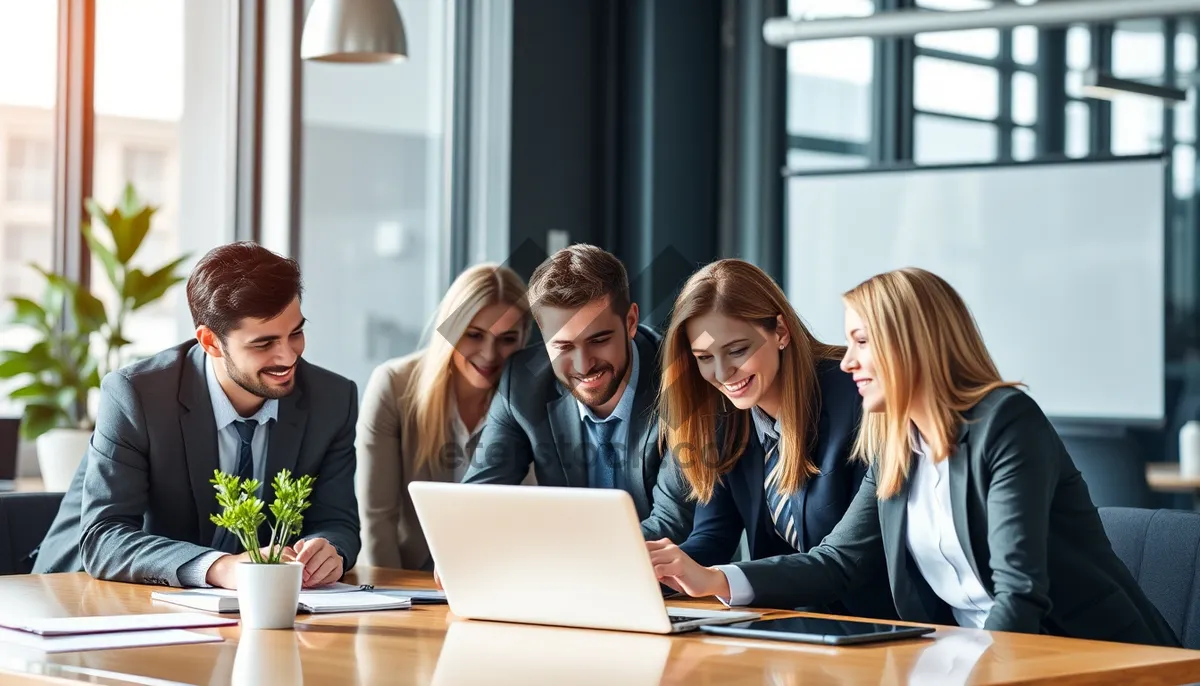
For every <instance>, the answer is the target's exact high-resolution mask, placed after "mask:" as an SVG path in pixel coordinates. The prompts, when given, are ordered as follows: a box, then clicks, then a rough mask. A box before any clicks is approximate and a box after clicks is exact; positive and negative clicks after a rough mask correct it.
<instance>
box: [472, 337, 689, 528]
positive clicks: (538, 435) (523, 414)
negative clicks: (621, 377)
mask: <svg viewBox="0 0 1200 686" xmlns="http://www.w3.org/2000/svg"><path fill="white" fill-rule="evenodd" d="M661 341H662V337H661V336H659V335H658V333H656V332H655V331H654V330H653V329H651V328H649V327H646V326H641V327H639V328H638V332H637V335H636V336H635V337H634V345H636V346H638V356H639V358H640V360H641V372H640V373H639V375H638V385H637V389H636V393H635V395H634V401H633V415H632V417H631V421H630V426H629V453H628V457H627V459H626V460H625V462H624V464H623V465H622V467H623V469H624V470H625V473H624V478H625V483H628V484H636V485H637V486H636V487H634V488H633V489H632V491H633V494H632V495H633V503H634V506H635V507H636V508H637V512H638V517H639V518H640V519H641V520H642V534H643V535H644V536H645V537H646V539H647V540H657V539H660V538H669V539H671V540H672V541H675V542H676V543H680V542H682V541H683V540H684V539H686V538H687V536H688V534H689V533H691V530H692V517H693V513H694V511H695V505H694V503H692V502H691V501H689V500H688V498H687V493H688V492H687V489H686V486H685V483H684V480H683V475H682V473H681V472H680V471H679V467H678V465H677V464H676V463H675V461H674V460H672V459H670V458H669V457H668V458H667V459H664V457H663V454H662V452H661V451H660V450H659V447H658V412H657V411H656V408H655V403H656V402H657V400H658V387H659V376H660V373H659V369H658V364H657V361H658V347H659V345H660V343H661ZM584 441H585V436H584V429H583V422H582V421H581V420H580V419H579V407H578V405H577V404H576V401H575V397H574V396H573V395H571V393H570V391H568V390H567V389H566V388H564V387H563V385H562V384H561V383H559V381H558V378H557V377H556V376H554V370H553V369H552V368H551V367H550V358H549V356H548V355H547V354H546V349H545V347H544V346H542V345H534V346H530V347H528V348H526V349H524V350H522V351H520V352H518V353H517V354H515V355H513V356H512V357H511V358H509V360H508V363H507V365H506V366H505V368H504V374H503V375H502V376H501V377H500V384H499V386H498V387H497V389H496V396H495V397H494V398H493V399H492V405H491V408H490V409H489V411H488V417H487V425H486V426H485V427H484V430H483V435H482V436H481V437H480V439H479V446H478V448H476V450H475V458H474V460H472V462H471V465H470V467H469V468H468V469H467V474H466V476H465V477H463V483H478V484H487V483H494V484H519V483H521V481H522V480H523V479H525V477H526V474H527V473H528V471H529V466H530V464H532V465H533V470H534V474H535V476H536V478H537V483H538V485H540V486H582V487H586V486H587V484H588V476H587V458H586V455H585V453H584V445H585V443H584Z"/></svg>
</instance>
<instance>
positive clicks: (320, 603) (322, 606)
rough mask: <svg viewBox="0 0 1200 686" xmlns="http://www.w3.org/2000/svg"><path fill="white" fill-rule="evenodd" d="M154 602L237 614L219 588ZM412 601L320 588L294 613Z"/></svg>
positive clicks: (157, 596) (166, 595)
mask: <svg viewBox="0 0 1200 686" xmlns="http://www.w3.org/2000/svg"><path fill="white" fill-rule="evenodd" d="M150 597H151V598H153V599H154V600H160V601H162V602H165V603H172V604H175V605H182V606H184V607H190V608H192V609H193V610H203V611H204V612H217V613H228V612H237V611H238V599H237V591H229V590H225V589H220V588H212V589H197V590H189V591H173V592H162V591H156V592H154V593H151V594H150ZM411 607H412V601H411V600H409V599H408V598H405V597H398V596H387V595H382V594H379V593H371V592H370V591H362V590H358V588H357V587H354V586H351V587H349V588H347V589H345V590H342V589H337V590H332V589H322V590H316V591H312V592H301V593H300V602H299V604H298V605H297V606H296V611H297V612H308V613H312V614H325V613H330V612H372V611H376V610H407V609H409V608H411Z"/></svg>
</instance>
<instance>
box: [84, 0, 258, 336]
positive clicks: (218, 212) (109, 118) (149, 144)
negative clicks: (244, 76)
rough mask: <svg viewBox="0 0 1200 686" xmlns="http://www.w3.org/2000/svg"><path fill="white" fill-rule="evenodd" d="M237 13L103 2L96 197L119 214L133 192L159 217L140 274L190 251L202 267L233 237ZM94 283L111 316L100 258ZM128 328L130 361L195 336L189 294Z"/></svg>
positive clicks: (183, 2) (226, 5)
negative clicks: (120, 203) (206, 256)
mask: <svg viewBox="0 0 1200 686" xmlns="http://www.w3.org/2000/svg"><path fill="white" fill-rule="evenodd" d="M237 4H238V3H237V2H236V0H96V67H95V68H96V73H95V126H96V134H95V155H94V156H95V159H94V175H93V195H94V197H95V198H96V199H97V201H99V202H100V204H101V205H104V206H105V207H110V206H112V205H114V204H115V203H116V202H117V200H118V199H119V198H120V197H121V193H122V190H123V189H124V187H125V184H126V183H132V184H133V185H134V188H135V189H136V191H137V192H138V195H139V197H140V198H141V199H142V200H143V201H144V202H146V203H148V204H151V205H153V206H155V207H157V208H158V210H157V212H156V213H155V215H154V220H153V224H152V225H151V228H150V232H149V233H148V234H147V236H146V240H145V242H144V243H142V246H141V248H140V249H139V251H138V253H137V254H136V255H135V256H134V260H133V262H134V264H135V265H136V266H138V267H140V268H143V269H147V270H149V269H158V268H159V267H162V266H164V265H165V264H167V263H168V262H170V261H171V260H174V259H176V258H178V257H180V256H181V255H183V254H184V253H188V254H190V255H191V258H192V260H193V261H194V260H195V259H198V258H199V257H200V256H201V255H203V253H205V252H206V251H208V250H209V249H211V248H212V247H214V246H216V245H219V244H222V243H227V242H229V241H230V240H232V238H233V228H232V227H233V221H232V218H233V209H232V197H231V196H232V188H233V179H232V178H231V177H230V174H231V173H232V169H233V164H232V159H231V157H230V156H231V154H232V150H233V145H232V141H233V136H234V103H233V99H232V92H233V78H234V73H235V69H234V64H235V62H236V54H237V53H236V36H235V27H236V22H235V16H236V12H237ZM147 55H153V59H147ZM185 208H186V211H184V210H185ZM179 271H180V273H183V274H186V267H184V268H181V269H180V270H179ZM91 274H92V290H93V292H95V293H96V295H97V297H99V298H100V299H101V300H103V301H104V302H105V304H106V306H107V307H109V308H110V316H111V313H112V311H113V310H112V309H111V308H115V307H116V306H117V298H116V294H115V293H114V292H113V289H112V286H111V285H110V284H109V282H108V278H107V276H106V275H105V272H104V269H103V267H102V266H101V265H100V264H99V262H98V261H96V260H93V264H92V270H91ZM125 327H126V333H125V337H126V338H128V339H129V340H131V341H133V345H131V346H130V347H129V353H130V357H131V358H135V357H139V356H144V355H150V354H153V353H155V352H157V351H159V350H162V349H163V348H167V347H169V346H171V345H174V344H176V343H178V342H180V341H181V340H184V339H185V338H187V337H188V336H190V335H191V331H192V322H191V316H190V314H189V311H188V308H187V306H186V304H185V295H184V293H183V288H182V286H176V287H174V288H173V289H172V290H171V291H169V292H168V293H167V295H166V297H164V298H163V299H161V300H159V301H158V302H156V303H154V304H152V305H149V306H146V307H144V308H142V309H139V310H137V311H136V312H133V313H131V314H130V316H129V317H128V319H127V320H126V324H125Z"/></svg>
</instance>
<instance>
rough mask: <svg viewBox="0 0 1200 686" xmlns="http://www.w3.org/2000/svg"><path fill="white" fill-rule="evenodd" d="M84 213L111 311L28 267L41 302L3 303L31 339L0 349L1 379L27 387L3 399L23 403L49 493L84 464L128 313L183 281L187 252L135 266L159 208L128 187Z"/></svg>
mask: <svg viewBox="0 0 1200 686" xmlns="http://www.w3.org/2000/svg"><path fill="white" fill-rule="evenodd" d="M87 209H88V212H89V213H90V214H91V216H92V220H93V221H92V222H91V223H90V224H84V226H83V237H84V239H85V240H86V241H87V245H88V248H89V249H90V250H91V254H92V255H93V256H94V257H95V258H96V260H97V261H98V262H99V263H100V265H101V267H102V268H103V269H102V270H101V272H102V274H103V276H104V278H106V279H107V280H108V283H109V284H110V286H111V287H112V291H113V293H115V294H116V298H115V306H114V307H112V308H111V311H110V308H109V307H107V306H105V304H104V302H102V301H101V300H100V299H99V298H97V297H96V296H95V295H93V293H92V292H91V290H90V289H89V287H88V285H87V284H83V283H79V282H76V281H72V280H70V279H67V278H64V277H63V276H61V275H58V274H54V273H51V272H49V271H47V270H45V269H43V268H42V267H40V266H37V265H31V266H33V268H34V269H36V270H37V271H38V272H39V273H41V274H42V276H43V277H44V278H45V281H46V287H45V291H44V294H43V295H42V298H41V301H40V302H36V301H34V300H31V299H29V298H24V297H10V298H9V301H10V303H11V304H12V312H13V314H12V322H13V323H15V324H21V325H25V326H27V327H30V328H31V329H32V330H33V331H34V333H35V336H36V339H35V341H34V343H33V344H32V345H31V346H29V347H28V348H26V349H24V350H8V351H3V352H0V379H13V378H17V377H22V378H21V380H22V381H24V382H25V383H24V384H23V385H21V386H19V387H18V388H16V389H15V390H13V391H12V392H11V393H9V397H10V398H12V399H13V400H17V401H20V402H22V403H24V406H25V410H24V415H23V417H22V420H21V436H22V438H24V439H25V440H36V441H37V444H38V463H39V465H40V467H41V470H42V479H43V481H44V483H45V487H46V489H47V490H54V491H62V490H66V488H67V486H68V485H69V484H70V481H71V477H72V476H73V475H74V473H75V470H76V468H77V467H78V466H79V462H80V461H81V460H82V459H83V455H84V452H85V451H86V449H87V441H88V438H89V437H90V435H91V431H92V429H93V428H94V426H95V417H94V416H93V414H92V411H91V407H90V403H89V399H90V397H91V395H92V392H93V390H94V389H96V388H98V387H99V386H100V380H101V379H102V378H103V377H104V375H105V374H106V373H107V372H110V371H113V370H115V369H118V368H119V367H120V366H121V365H122V364H123V362H124V356H123V352H124V349H125V347H126V346H128V345H129V344H130V341H129V340H128V339H127V338H126V337H125V323H126V320H127V319H128V317H129V315H130V314H131V313H133V312H136V311H138V310H140V309H142V308H143V307H146V306H147V305H149V304H151V303H153V302H155V301H157V300H158V299H159V298H161V297H163V296H164V295H165V294H166V293H167V291H168V290H169V289H170V288H171V287H172V286H174V285H175V284H177V283H179V282H180V281H183V280H184V279H185V278H186V277H184V276H182V275H180V274H179V273H178V272H177V270H178V269H179V267H180V265H181V264H182V263H183V262H184V261H185V260H186V259H187V255H184V256H182V257H179V258H176V259H174V260H171V261H170V262H168V263H167V264H165V265H162V266H159V267H156V268H153V269H149V270H146V269H143V268H141V267H138V266H134V265H133V260H134V257H135V256H136V255H137V253H138V249H139V248H141V247H142V244H143V243H144V241H145V239H146V235H147V234H148V233H149V231H150V226H151V220H152V219H153V217H154V213H155V212H156V211H157V208H155V207H152V206H150V205H147V204H146V203H144V202H143V201H142V200H141V199H140V198H139V197H138V194H137V192H136V190H135V189H134V188H133V186H132V185H126V187H125V190H124V192H123V193H122V196H121V199H120V200H119V201H118V203H117V204H116V206H115V207H113V208H111V209H105V208H104V207H101V206H100V205H99V203H97V202H96V201H95V200H88V201H87ZM97 227H101V228H102V230H97ZM94 276H98V275H94Z"/></svg>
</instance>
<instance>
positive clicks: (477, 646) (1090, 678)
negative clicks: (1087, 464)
mask: <svg viewBox="0 0 1200 686" xmlns="http://www.w3.org/2000/svg"><path fill="white" fill-rule="evenodd" d="M352 576H356V577H357V579H348V580H350V581H355V580H356V581H358V582H360V583H374V584H376V585H377V586H385V585H386V586H420V587H429V586H430V585H431V583H430V582H431V579H430V577H429V576H428V575H426V574H415V573H405V572H396V571H391V570H378V569H365V570H361V571H359V572H357V573H356V574H355V575H352ZM154 590H163V589H162V588H161V587H152V586H139V585H133V584H120V583H112V582H104V581H96V580H94V579H91V578H89V577H88V576H86V575H84V574H56V575H43V576H37V575H32V576H8V577H0V607H2V608H4V614H5V616H6V617H35V616H36V617H48V616H60V617H61V616H87V615H114V614H135V613H146V612H173V611H187V610H186V609H185V608H180V607H176V606H173V605H169V604H162V603H156V602H153V601H151V599H150V593H151V592H152V591H154ZM671 604H672V605H676V604H678V605H691V606H702V607H714V606H715V607H719V605H714V603H711V602H700V601H691V602H686V603H675V602H672V603H671ZM795 614H796V613H780V612H773V613H771V615H772V616H789V615H795ZM200 631H203V632H206V633H216V634H219V635H221V636H222V637H223V638H224V639H225V640H224V641H223V642H222V643H211V644H201V645H190V646H164V647H156V648H133V649H124V650H109V651H94V652H84V653H66V654H56V655H40V654H39V655H30V654H29V653H28V652H26V653H20V652H19V650H21V649H18V650H17V651H14V650H13V649H10V647H9V646H5V648H4V649H3V650H0V681H3V682H4V683H10V682H11V683H34V682H35V681H38V680H47V681H59V680H62V679H66V680H72V681H90V682H93V683H107V684H120V683H141V684H151V683H154V684H162V683H163V682H162V681H151V680H166V681H168V682H183V683H191V684H227V683H234V684H267V683H288V684H292V683H301V682H304V683H309V684H338V683H347V684H375V683H384V682H386V683H431V682H432V683H436V684H458V683H472V682H480V681H483V682H487V683H509V684H522V685H524V684H560V683H562V684H566V683H571V684H592V683H595V684H601V683H603V684H609V683H612V684H618V683H619V684H622V685H623V686H624V685H625V684H659V683H699V684H717V683H720V684H728V683H735V684H764V683H771V684H792V683H795V684H801V683H803V684H825V683H854V684H867V683H870V684H897V683H899V684H905V683H914V684H915V683H938V684H962V683H971V684H1017V683H1021V684H1036V683H1054V684H1060V685H1062V684H1129V683H1138V684H1178V683H1183V682H1186V681H1191V680H1195V679H1197V678H1200V651H1188V650H1180V649H1170V648H1154V647H1146V646H1135V645H1124V644H1117V643H1101V642H1095V641H1080V640H1074V639H1065V638H1054V637H1048V636H1030V635H1023V634H1009V633H991V632H985V631H976V630H967V629H959V628H949V627H947V628H939V630H938V631H937V633H936V634H934V635H933V637H932V638H923V639H916V640H908V641H903V642H895V643H885V644H876V645H870V646H860V647H842V648H835V647H825V646H817V645H805V644H790V643H777V642H765V641H750V640H744V639H726V638H721V637H716V636H708V635H705V634H700V633H691V634H685V635H680V636H671V637H668V636H657V635H647V634H637V633H626V632H615V631H592V630H585V629H569V628H558V627H541V626H526V625H518V624H505V623H498V622H484V621H474V620H462V619H455V618H454V617H453V616H452V615H451V614H450V613H449V612H448V609H447V607H446V606H444V605H433V606H415V607H414V608H413V609H411V610H403V611H393V612H368V613H358V614H342V615H321V616H312V615H300V616H299V617H297V621H296V628H295V630H294V631H249V630H248V631H246V632H242V631H241V630H240V628H239V627H228V628H223V629H202V630H200ZM59 682H60V683H62V682H61V681H59Z"/></svg>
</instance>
